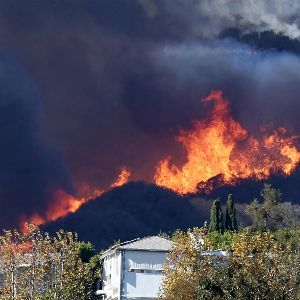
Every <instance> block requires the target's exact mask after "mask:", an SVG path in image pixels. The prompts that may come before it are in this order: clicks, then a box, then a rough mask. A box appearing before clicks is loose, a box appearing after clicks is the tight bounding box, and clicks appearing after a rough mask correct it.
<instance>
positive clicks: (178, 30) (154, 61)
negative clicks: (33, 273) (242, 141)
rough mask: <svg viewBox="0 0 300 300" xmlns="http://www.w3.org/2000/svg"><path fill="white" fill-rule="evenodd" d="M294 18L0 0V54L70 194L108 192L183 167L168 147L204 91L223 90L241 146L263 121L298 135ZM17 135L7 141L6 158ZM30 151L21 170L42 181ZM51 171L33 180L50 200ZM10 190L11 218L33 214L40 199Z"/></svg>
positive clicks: (236, 6) (95, 2) (201, 109)
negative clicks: (172, 164)
mask: <svg viewBox="0 0 300 300" xmlns="http://www.w3.org/2000/svg"><path fill="white" fill-rule="evenodd" d="M299 16H300V5H299V4H297V3H296V2H295V1H284V2H282V1H279V0H278V1H275V0H273V1H271V0H270V1H259V0H257V1H254V0H251V1H229V0H223V1H217V0H215V1H214V0H212V1H208V0H202V1H200V0H199V1H196V0H187V1H181V0H162V1H151V0H139V1H132V0H124V1H104V0H103V1H102V0H100V1H99V0H87V1H86V0H75V1H73V0H66V1H52V0H51V1H50V0H49V1H33V0H28V1H21V0H15V1H4V0H0V21H1V26H0V43H1V45H2V46H4V47H6V48H7V49H8V50H7V51H8V52H13V53H14V55H16V56H17V57H18V60H19V61H20V62H21V63H22V64H23V66H24V68H26V70H27V71H28V73H29V74H30V76H31V78H32V79H33V81H35V83H36V84H37V86H38V88H39V90H40V94H41V101H42V102H43V103H42V104H43V107H44V108H45V113H44V115H43V119H41V120H40V122H41V123H40V125H41V126H42V132H41V134H42V136H43V139H44V140H45V141H47V143H49V144H51V145H53V146H55V147H57V148H58V149H60V150H61V153H62V156H63V158H64V160H65V164H66V167H67V169H68V170H69V172H70V174H71V177H72V180H73V182H74V185H75V187H76V188H77V191H78V192H79V194H80V193H81V191H82V190H84V188H85V187H86V186H89V187H91V188H103V187H106V186H108V185H109V183H110V182H111V181H112V178H114V177H115V176H116V175H117V173H118V172H119V170H120V168H121V167H123V166H127V167H128V168H130V169H132V171H133V177H132V179H145V180H149V181H151V180H152V179H153V174H154V172H155V170H154V168H155V166H156V165H157V162H158V161H159V160H161V159H162V158H164V157H166V155H168V154H170V153H171V154H172V157H174V158H177V159H178V160H183V159H184V153H182V149H181V148H180V147H178V145H177V143H176V141H175V140H174V136H176V134H177V132H178V129H179V128H188V127H189V126H190V125H191V120H193V119H201V118H203V117H204V116H205V114H206V113H207V109H208V108H207V106H203V105H202V104H201V103H200V99H201V98H203V97H205V96H207V95H208V94H209V93H210V91H211V90H223V92H224V95H225V96H226V97H227V98H229V99H231V101H232V102H231V107H232V110H233V114H234V117H235V119H236V120H237V121H239V122H240V123H241V124H242V126H243V127H245V128H246V129H247V130H249V131H250V132H251V133H252V134H253V135H257V134H258V132H259V130H258V129H259V126H260V125H264V124H268V123H270V122H271V123H273V125H274V126H277V125H283V126H286V127H290V128H291V129H292V130H294V131H296V132H299V130H300V123H299V119H300V118H299V114H300V103H299V101H298V95H299V93H300V72H299V70H300V59H299V56H298V54H299V53H300V42H299V41H298V38H299V36H300V35H299V24H300V19H299ZM7 64H9V63H7ZM20 72H21V71H19V70H16V71H15V73H16V76H17V75H18V76H19V73H20ZM17 86H18V85H17ZM5 87H6V85H5ZM6 88H7V87H6ZM1 93H2V91H1ZM15 93H16V90H15V89H14V88H11V89H9V90H8V91H7V92H6V95H7V97H8V99H14V98H15V97H14V95H15ZM20 95H21V96H22V97H24V94H23V92H22V93H20ZM35 98H36V96H35V95H33V96H31V95H29V96H26V99H27V100H28V101H25V102H22V103H23V106H22V107H23V110H24V109H25V110H29V111H30V112H31V110H32V105H31V102H30V101H34V100H33V99H35ZM34 107H35V106H34ZM37 113H38V112H37ZM5 115H6V114H5ZM15 115H18V111H17V112H16V113H15ZM26 116H27V115H26ZM30 116H32V115H31V114H30ZM2 118H4V117H1V118H0V122H1V120H2ZM14 118H16V117H14ZM34 118H36V113H34ZM35 122H37V121H36V120H35ZM24 124H26V126H28V125H27V124H31V118H29V120H27V119H24ZM26 126H21V128H22V130H25V129H26V128H27V127H26ZM30 126H32V125H30ZM35 126H36V125H34V126H33V127H34V128H36V127H35ZM23 127H24V129H23ZM30 132H35V129H34V130H31V129H30V130H28V131H26V133H28V134H29V133H30ZM21 136H23V134H21V135H20V136H17V137H15V138H14V139H13V138H11V139H12V140H13V141H14V142H13V143H12V142H11V143H8V141H7V146H6V148H7V151H8V152H9V153H10V152H11V151H10V149H14V147H13V145H14V144H15V143H19V142H20V140H21ZM25 136H26V135H25ZM34 136H36V135H35V134H34ZM24 139H25V138H24ZM33 144H34V145H35V143H33ZM38 144H39V146H35V147H34V150H35V151H38V150H36V149H39V148H41V151H38V152H39V153H43V155H42V158H40V159H41V160H42V161H43V162H44V163H38V164H33V165H34V166H37V167H38V168H42V170H43V171H44V170H47V164H48V163H47V162H48V159H46V158H45V156H46V154H45V153H48V152H49V151H48V150H47V149H46V150H45V149H44V146H42V144H41V142H39V143H38ZM26 145H31V144H30V143H29V144H28V143H26ZM29 152H30V153H35V152H34V151H33V150H32V151H29ZM50 152H51V151H50ZM49 155H50V157H52V156H53V154H51V153H50V154H49ZM34 157H38V158H39V156H37V155H34ZM47 157H49V156H47ZM27 161H30V160H29V159H28V160H27ZM45 161H46V162H45ZM54 161H56V162H57V160H55V159H54ZM28 164H29V163H28ZM56 164H58V165H59V163H58V162H57V163H49V165H50V166H51V167H52V168H53V169H52V168H51V169H50V170H49V172H48V171H47V172H46V174H47V177H46V178H45V179H43V182H44V183H45V184H44V185H43V186H45V185H46V186H47V188H50V189H51V187H52V186H59V185H61V186H63V187H64V186H65V184H64V183H63V182H64V181H63V179H61V178H62V177H61V176H62V175H57V173H58V174H62V173H61V172H60V171H58V170H59V169H60V167H59V166H57V167H55V165H56ZM18 165H19V164H17V166H18ZM29 165H31V164H29ZM45 165H46V166H45ZM41 166H42V167H41ZM3 172H4V171H3ZM3 174H5V173H3ZM18 174H19V175H18V176H19V177H22V178H23V177H26V176H25V175H24V176H22V174H23V173H21V172H18ZM43 174H45V173H43ZM51 174H55V175H53V176H52V175H51ZM3 176H4V175H3ZM19 177H18V178H16V182H18V184H21V183H22V184H23V182H24V180H23V181H22V180H21V178H19ZM40 177H41V178H43V176H40ZM7 178H10V177H9V176H7V177H6V176H4V179H5V180H8V179H7ZM63 178H65V177H63ZM54 179H55V180H54ZM25 180H29V179H28V178H27V179H26V178H25ZM26 186H27V187H29V186H30V187H31V184H30V182H28V183H27V184H26ZM35 186H39V187H40V185H39V184H35ZM14 191H18V195H20V194H22V197H19V196H18V197H17V196H16V198H18V199H20V200H18V201H22V203H24V205H23V206H21V205H20V208H19V211H26V212H27V211H31V210H35V209H36V208H37V207H42V206H43V205H45V203H44V199H45V197H44V194H43V193H45V190H44V189H42V188H41V193H42V197H38V196H36V197H32V195H30V194H29V193H27V194H26V193H24V192H23V189H22V188H21V187H19V188H16V189H14ZM8 194H9V193H8V192H7V194H6V195H8ZM6 198H7V196H5V197H4V196H3V197H2V196H1V203H3V204H2V205H3V206H5V205H8V206H9V204H8V203H9V202H8V201H6ZM34 199H36V200H34ZM37 199H39V200H37ZM37 201H40V202H39V203H40V204H41V206H39V204H38V203H37ZM25 204H26V205H25ZM2 220H3V224H5V223H6V222H8V221H5V220H4V219H2Z"/></svg>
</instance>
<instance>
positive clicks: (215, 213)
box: [209, 199, 224, 232]
mask: <svg viewBox="0 0 300 300" xmlns="http://www.w3.org/2000/svg"><path fill="white" fill-rule="evenodd" d="M209 231H210V232H212V231H218V232H224V224H223V212H222V206H221V201H220V199H216V200H215V201H214V202H213V205H212V208H211V211H210V224H209Z"/></svg>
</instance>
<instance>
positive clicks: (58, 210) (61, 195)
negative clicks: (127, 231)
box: [19, 167, 131, 232]
mask: <svg viewBox="0 0 300 300" xmlns="http://www.w3.org/2000/svg"><path fill="white" fill-rule="evenodd" d="M130 176H131V172H130V170H129V169H128V168H126V167H123V168H122V169H121V171H120V173H119V175H118V177H117V179H116V181H115V182H113V183H112V184H111V185H110V188H114V187H117V186H121V185H124V184H126V183H127V182H128V181H129V179H130ZM103 193H104V191H102V190H99V189H96V190H94V191H93V193H92V194H89V195H88V196H86V197H82V198H79V199H78V198H75V197H74V196H72V195H70V194H68V193H66V192H65V191H64V190H58V191H56V192H55V193H54V200H53V202H52V203H51V205H49V206H48V208H47V210H46V213H45V214H43V215H41V214H38V213H35V214H33V215H31V216H29V217H28V216H24V215H23V216H21V217H20V222H19V223H20V225H19V226H20V229H21V230H22V231H23V232H25V231H26V223H30V224H34V225H37V226H38V225H42V224H45V223H47V222H50V221H54V220H56V219H58V218H60V217H63V216H66V215H67V214H69V213H74V212H75V211H77V210H78V209H79V208H80V207H81V206H82V205H83V204H84V203H86V202H88V201H90V200H92V199H94V198H96V197H98V196H100V195H101V194H103Z"/></svg>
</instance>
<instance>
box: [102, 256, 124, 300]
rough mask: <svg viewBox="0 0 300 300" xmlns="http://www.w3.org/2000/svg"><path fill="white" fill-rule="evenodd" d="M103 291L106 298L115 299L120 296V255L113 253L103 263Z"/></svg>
mask: <svg viewBox="0 0 300 300" xmlns="http://www.w3.org/2000/svg"><path fill="white" fill-rule="evenodd" d="M102 274H103V279H104V280H103V290H104V291H106V292H107V296H108V297H111V298H115V297H117V296H119V294H120V284H121V282H120V280H121V253H119V252H115V253H112V254H111V255H109V256H107V257H105V259H104V261H103V273H102Z"/></svg>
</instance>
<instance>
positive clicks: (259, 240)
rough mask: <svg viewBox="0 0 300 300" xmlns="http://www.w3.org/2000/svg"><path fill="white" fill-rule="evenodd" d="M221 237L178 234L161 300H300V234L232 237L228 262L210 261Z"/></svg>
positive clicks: (221, 259) (197, 231)
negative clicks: (216, 242) (298, 237)
mask: <svg viewBox="0 0 300 300" xmlns="http://www.w3.org/2000/svg"><path fill="white" fill-rule="evenodd" d="M219 235H220V236H221V234H219ZM219 235H218V233H209V234H208V235H206V233H205V231H204V230H203V229H199V228H195V229H193V230H190V231H188V232H187V233H184V232H177V238H176V240H175V244H174V247H173V249H172V251H171V252H170V254H169V255H168V263H169V265H167V266H166V267H165V279H164V282H163V288H162V291H161V294H160V299H163V300H175V299H176V300H177V299H179V300H190V299H197V300H204V299H222V300H223V299H224V300H235V299H237V300H244V299H249V300H252V299H253V300H259V299H266V300H267V299H270V300H271V299H287V300H288V299H299V297H300V293H299V289H300V286H299V283H300V282H299V278H300V277H299V275H300V255H299V239H298V240H297V241H296V236H297V235H298V236H299V231H297V232H296V231H295V232H290V233H289V232H288V230H284V231H282V230H280V231H277V232H274V233H272V232H264V233H253V232H247V231H242V232H239V233H234V232H230V238H229V237H228V236H227V242H226V243H227V247H228V248H227V250H228V252H227V253H228V254H227V256H226V257H225V258H224V257H222V256H216V255H208V254H209V253H210V252H208V250H209V249H211V247H212V245H214V243H215V241H216V237H217V238H219V237H220V236H219ZM200 241H201V242H200Z"/></svg>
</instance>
